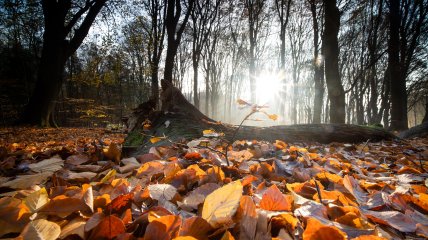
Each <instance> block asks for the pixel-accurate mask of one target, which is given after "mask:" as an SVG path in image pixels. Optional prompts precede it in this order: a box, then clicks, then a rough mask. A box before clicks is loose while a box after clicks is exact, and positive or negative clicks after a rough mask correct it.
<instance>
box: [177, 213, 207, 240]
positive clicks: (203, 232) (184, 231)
mask: <svg viewBox="0 0 428 240" xmlns="http://www.w3.org/2000/svg"><path fill="white" fill-rule="evenodd" d="M210 231H212V227H211V225H210V224H209V223H208V222H207V221H205V219H203V218H201V217H191V218H188V219H186V220H184V222H183V225H182V226H181V228H180V232H179V235H180V236H192V237H194V238H196V239H202V240H203V239H208V236H209V232H210Z"/></svg>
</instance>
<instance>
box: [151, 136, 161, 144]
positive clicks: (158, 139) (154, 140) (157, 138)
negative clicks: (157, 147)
mask: <svg viewBox="0 0 428 240" xmlns="http://www.w3.org/2000/svg"><path fill="white" fill-rule="evenodd" d="M160 140H162V138H161V137H152V138H150V142H151V143H157V142H159V141H160Z"/></svg>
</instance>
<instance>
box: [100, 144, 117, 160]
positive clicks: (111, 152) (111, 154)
mask: <svg viewBox="0 0 428 240" xmlns="http://www.w3.org/2000/svg"><path fill="white" fill-rule="evenodd" d="M120 155H121V152H120V148H119V146H117V144H116V143H111V144H110V146H109V147H108V149H107V151H104V156H106V158H108V159H110V160H113V161H115V162H116V163H119V162H120Z"/></svg>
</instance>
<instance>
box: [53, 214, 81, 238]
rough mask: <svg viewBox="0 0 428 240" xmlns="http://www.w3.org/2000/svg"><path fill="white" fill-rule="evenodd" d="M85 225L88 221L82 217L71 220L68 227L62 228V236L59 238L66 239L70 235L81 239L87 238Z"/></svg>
mask: <svg viewBox="0 0 428 240" xmlns="http://www.w3.org/2000/svg"><path fill="white" fill-rule="evenodd" d="M85 224H86V220H85V219H83V218H80V217H77V218H75V219H73V220H71V221H70V222H69V223H67V225H65V226H64V227H62V230H61V234H60V235H59V238H66V237H68V236H70V235H77V236H79V237H80V238H82V239H84V238H85Z"/></svg>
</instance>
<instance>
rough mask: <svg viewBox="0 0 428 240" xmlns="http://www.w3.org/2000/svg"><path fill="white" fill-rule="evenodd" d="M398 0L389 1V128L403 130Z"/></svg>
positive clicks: (403, 85)
mask: <svg viewBox="0 0 428 240" xmlns="http://www.w3.org/2000/svg"><path fill="white" fill-rule="evenodd" d="M399 30H400V0H390V1H389V41H388V65H389V66H388V67H389V74H390V76H389V78H390V80H391V85H390V86H391V129H393V130H405V129H407V128H408V123H407V92H406V78H405V75H404V74H403V72H402V66H401V65H400V56H399V51H400V33H399Z"/></svg>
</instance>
